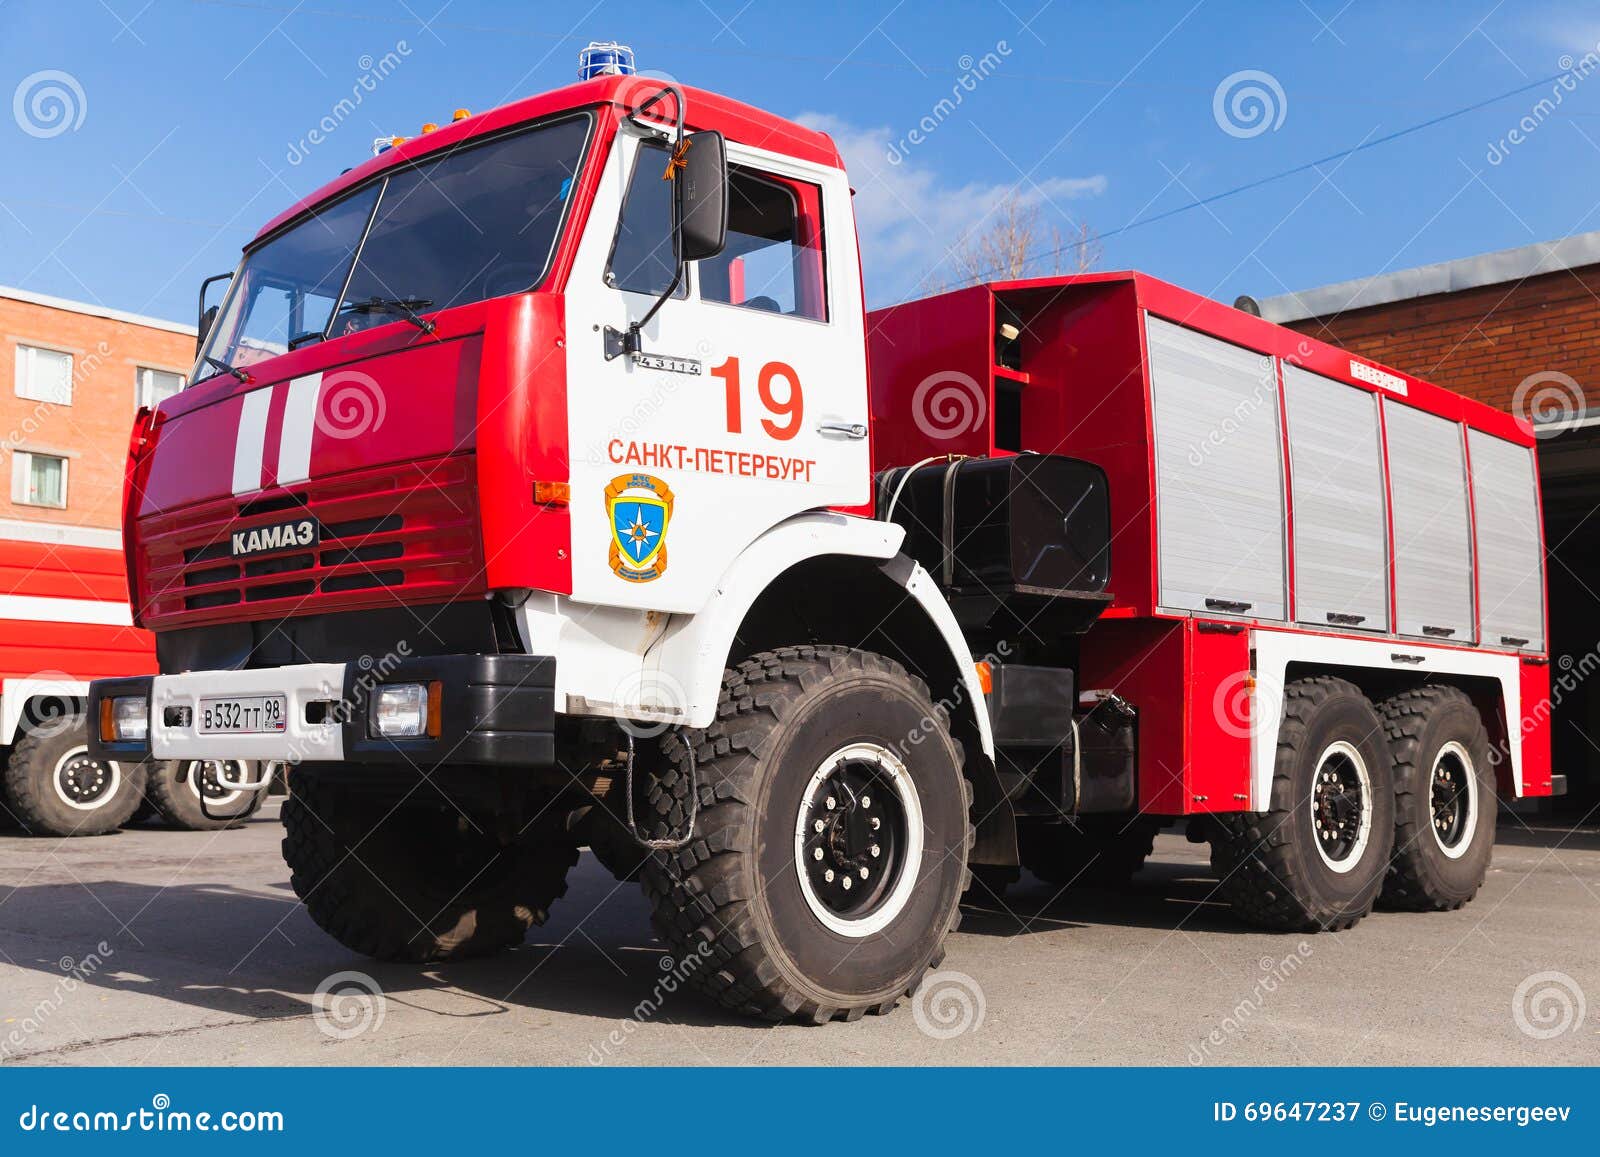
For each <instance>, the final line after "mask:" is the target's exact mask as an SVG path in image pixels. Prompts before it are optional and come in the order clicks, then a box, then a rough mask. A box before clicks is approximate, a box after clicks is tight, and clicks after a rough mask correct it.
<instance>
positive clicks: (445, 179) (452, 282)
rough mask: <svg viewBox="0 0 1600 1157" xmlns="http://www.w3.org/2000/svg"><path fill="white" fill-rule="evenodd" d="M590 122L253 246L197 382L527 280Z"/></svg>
mask: <svg viewBox="0 0 1600 1157" xmlns="http://www.w3.org/2000/svg"><path fill="white" fill-rule="evenodd" d="M589 124H590V118H589V117H588V116H586V115H584V116H576V117H569V118H567V119H565V120H562V121H557V122H554V123H551V124H547V125H544V126H542V127H540V128H536V129H530V130H527V131H524V132H519V133H517V134H515V135H513V136H508V137H502V138H500V139H499V140H496V141H492V142H490V143H488V144H481V145H472V146H470V147H463V148H460V149H457V150H453V151H450V152H447V153H445V154H443V155H441V156H439V157H437V158H430V159H429V160H427V161H424V162H423V163H421V164H419V165H414V166H408V167H406V168H402V169H397V170H395V171H394V172H393V173H391V174H388V175H386V176H385V177H383V178H382V179H380V180H378V181H375V182H373V183H372V184H370V185H367V186H365V187H364V188H362V189H360V190H358V191H356V192H355V193H352V194H350V195H349V196H347V197H345V198H343V199H342V200H340V201H337V202H335V203H333V204H331V205H329V206H327V207H325V208H322V209H319V210H318V211H317V212H316V213H314V214H313V215H312V216H310V217H308V218H306V219H305V220H303V221H301V222H300V223H299V224H297V225H295V226H294V227H293V228H291V229H289V230H287V231H286V232H283V233H280V234H279V235H278V236H276V237H274V238H273V239H272V240H271V241H268V242H267V243H266V244H265V245H262V246H260V247H258V248H256V249H253V250H251V251H250V252H249V253H248V254H246V256H245V260H244V263H243V264H242V265H241V266H240V267H239V270H238V272H237V273H236V274H235V276H234V279H233V284H232V285H231V286H230V287H229V290H228V296H227V299H226V300H225V301H224V302H223V306H222V309H221V311H220V313H219V316H218V317H217V320H216V322H215V324H214V325H213V326H212V327H211V332H210V333H209V334H208V335H207V337H206V343H205V348H204V349H202V350H201V356H200V359H199V362H198V364H197V365H196V367H195V372H194V379H193V380H196V381H198V380H200V379H203V378H210V377H215V376H216V375H217V374H218V373H220V372H223V371H222V370H221V369H220V367H218V366H217V365H216V364H215V362H222V363H224V364H226V365H229V366H232V367H234V368H236V369H240V370H243V369H245V368H247V367H249V366H251V365H254V364H255V363H257V362H261V361H264V360H266V359H267V358H270V357H276V356H277V355H279V354H281V353H284V352H286V351H287V350H289V349H291V348H294V347H297V346H300V345H304V344H308V343H310V342H315V341H320V340H322V339H323V338H331V337H342V336H344V335H345V334H350V333H355V332H357V331H359V330H363V329H371V328H373V327H375V326H380V325H388V324H390V323H392V322H395V321H398V320H402V319H404V318H405V317H406V315H407V314H408V313H411V312H412V311H414V312H415V313H432V312H434V311H436V310H441V309H448V308H449V307H451V306H454V305H463V304H465V303H467V302H473V301H482V300H484V299H485V298H490V297H499V296H501V295H503V294H507V293H517V292H521V291H523V290H526V289H531V288H533V287H534V286H535V285H537V284H538V283H539V282H540V281H541V280H542V279H543V277H544V273H545V269H546V267H547V266H548V265H549V262H550V255H551V253H552V252H554V250H555V241H556V235H557V232H558V231H559V228H560V224H561V221H562V217H563V212H564V210H565V208H566V203H567V199H568V197H569V195H570V193H571V191H572V185H573V182H574V180H575V179H576V176H577V171H578V166H579V164H580V163H581V161H582V156H583V146H584V142H585V141H586V140H587V138H588V135H589ZM352 266H354V268H352ZM208 359H214V361H212V360H208Z"/></svg>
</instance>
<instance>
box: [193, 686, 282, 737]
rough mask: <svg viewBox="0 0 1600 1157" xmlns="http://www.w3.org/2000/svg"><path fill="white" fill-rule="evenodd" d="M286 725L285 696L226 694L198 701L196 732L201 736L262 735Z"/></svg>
mask: <svg viewBox="0 0 1600 1157" xmlns="http://www.w3.org/2000/svg"><path fill="white" fill-rule="evenodd" d="M288 726H289V699H288V696H286V695H229V696H227V697H225V698H220V697H219V698H216V699H202V700H200V731H201V733H202V734H205V735H262V734H273V733H275V732H280V731H285V730H287V729H288Z"/></svg>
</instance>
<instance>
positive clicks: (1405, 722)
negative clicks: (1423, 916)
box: [1379, 687, 1496, 911]
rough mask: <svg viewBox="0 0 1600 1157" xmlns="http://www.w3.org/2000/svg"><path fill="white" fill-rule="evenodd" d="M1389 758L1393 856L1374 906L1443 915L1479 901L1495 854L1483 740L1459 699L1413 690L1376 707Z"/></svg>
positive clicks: (1442, 690) (1451, 690)
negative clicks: (1473, 900)
mask: <svg viewBox="0 0 1600 1157" xmlns="http://www.w3.org/2000/svg"><path fill="white" fill-rule="evenodd" d="M1379 712H1380V714H1381V715H1382V716H1383V724H1384V728H1385V730H1386V731H1387V733H1388V737H1389V750H1390V752H1392V753H1393V758H1394V793H1395V795H1394V804H1395V807H1394V854H1393V856H1392V857H1391V859H1390V861H1389V874H1388V878H1387V879H1386V880H1385V881H1384V885H1383V894H1382V895H1381V896H1380V897H1379V903H1380V904H1382V905H1383V906H1384V907H1386V908H1403V909H1410V910H1413V911H1444V910H1447V909H1451V908H1459V907H1461V905H1463V904H1465V903H1466V902H1467V901H1468V900H1470V899H1472V898H1473V897H1474V896H1476V895H1477V894H1478V889H1479V888H1480V887H1482V886H1483V879H1484V876H1485V874H1487V872H1488V871H1489V859H1490V857H1491V856H1492V855H1493V852H1494V831H1495V819H1496V814H1495V813H1496V802H1495V784H1494V773H1493V771H1491V770H1490V767H1489V734H1488V732H1487V730H1486V729H1485V728H1484V725H1483V717H1482V716H1481V715H1480V714H1478V709H1477V708H1476V707H1474V706H1473V704H1472V700H1471V699H1469V698H1468V697H1467V695H1466V693H1465V692H1463V691H1460V690H1458V689H1457V688H1455V687H1416V688H1413V689H1411V690H1409V691H1402V692H1400V694H1398V695H1395V696H1392V697H1391V698H1389V699H1387V700H1385V701H1384V703H1383V704H1382V706H1381V707H1380V708H1379Z"/></svg>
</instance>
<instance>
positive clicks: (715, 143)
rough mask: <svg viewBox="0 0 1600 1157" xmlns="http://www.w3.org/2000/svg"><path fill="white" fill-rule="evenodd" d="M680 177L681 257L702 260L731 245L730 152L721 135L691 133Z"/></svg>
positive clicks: (687, 138)
mask: <svg viewBox="0 0 1600 1157" xmlns="http://www.w3.org/2000/svg"><path fill="white" fill-rule="evenodd" d="M685 140H686V142H687V143H688V145H689V151H688V152H687V153H685V154H684V157H683V160H684V167H683V171H682V172H680V173H679V174H678V210H679V214H680V216H679V220H678V257H679V259H680V260H682V261H701V260H704V259H705V258H707V257H715V256H716V255H717V254H719V253H721V252H722V249H723V246H725V245H726V244H727V243H728V150H727V146H726V144H725V143H724V142H723V139H722V134H721V133H718V132H711V131H709V130H707V131H705V132H698V133H690V134H689V135H688V136H687V137H686V138H685Z"/></svg>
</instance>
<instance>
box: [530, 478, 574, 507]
mask: <svg viewBox="0 0 1600 1157" xmlns="http://www.w3.org/2000/svg"><path fill="white" fill-rule="evenodd" d="M533 500H534V501H535V502H537V503H539V504H540V505H542V506H565V505H567V504H568V503H569V502H571V501H572V484H571V483H570V482H535V483H534V484H533Z"/></svg>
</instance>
